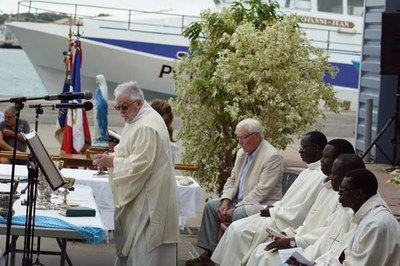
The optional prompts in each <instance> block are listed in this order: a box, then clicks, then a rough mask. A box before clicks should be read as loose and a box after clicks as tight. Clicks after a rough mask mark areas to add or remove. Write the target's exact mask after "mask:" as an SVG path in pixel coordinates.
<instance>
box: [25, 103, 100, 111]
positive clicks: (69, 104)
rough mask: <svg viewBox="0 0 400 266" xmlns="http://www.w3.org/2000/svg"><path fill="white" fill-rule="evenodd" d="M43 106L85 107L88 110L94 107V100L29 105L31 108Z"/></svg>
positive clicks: (61, 107)
mask: <svg viewBox="0 0 400 266" xmlns="http://www.w3.org/2000/svg"><path fill="white" fill-rule="evenodd" d="M43 107H51V108H52V109H53V110H54V109H79V108H83V109H85V110H86V111H89V110H92V109H93V103H92V102H84V103H58V104H34V105H29V108H43Z"/></svg>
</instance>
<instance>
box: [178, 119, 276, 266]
mask: <svg viewBox="0 0 400 266" xmlns="http://www.w3.org/2000/svg"><path fill="white" fill-rule="evenodd" d="M235 133H236V139H237V140H238V142H239V145H240V146H241V149H239V151H238V152H237V155H236V160H235V164H234V167H233V169H232V172H231V176H230V177H229V178H228V179H227V181H226V183H225V185H224V189H223V191H222V196H221V198H219V199H212V200H210V201H208V202H207V204H206V206H205V208H204V212H203V217H202V221H201V227H200V233H199V238H198V242H197V245H198V246H199V247H201V248H202V249H204V250H205V252H204V253H202V254H201V255H200V256H199V257H197V258H194V259H190V260H187V261H186V266H195V265H214V263H213V262H212V261H211V259H210V257H211V254H212V252H213V251H214V249H215V247H216V246H217V243H218V230H219V225H220V223H221V222H232V221H236V220H238V219H242V218H244V217H247V216H249V215H252V214H255V213H257V212H259V210H260V208H259V207H258V206H259V205H268V204H273V203H275V202H276V201H278V200H280V199H281V197H282V173H283V162H282V158H281V156H280V154H279V152H278V151H277V150H276V149H275V148H274V147H273V146H272V145H271V144H270V143H269V142H268V141H266V140H265V139H264V134H263V128H262V126H261V123H260V122H259V121H257V120H255V119H244V120H242V121H240V122H239V123H238V125H237V126H236V130H235Z"/></svg>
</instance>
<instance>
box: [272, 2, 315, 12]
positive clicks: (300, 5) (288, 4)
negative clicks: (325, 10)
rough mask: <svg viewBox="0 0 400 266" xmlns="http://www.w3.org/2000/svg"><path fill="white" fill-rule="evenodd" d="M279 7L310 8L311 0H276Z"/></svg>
mask: <svg viewBox="0 0 400 266" xmlns="http://www.w3.org/2000/svg"><path fill="white" fill-rule="evenodd" d="M278 3H279V6H280V7H285V8H290V9H295V10H310V9H311V0H278Z"/></svg>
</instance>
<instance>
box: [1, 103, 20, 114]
mask: <svg viewBox="0 0 400 266" xmlns="http://www.w3.org/2000/svg"><path fill="white" fill-rule="evenodd" d="M4 112H10V113H12V114H14V115H15V114H17V109H16V108H15V105H8V106H7V107H6V109H5V110H4Z"/></svg>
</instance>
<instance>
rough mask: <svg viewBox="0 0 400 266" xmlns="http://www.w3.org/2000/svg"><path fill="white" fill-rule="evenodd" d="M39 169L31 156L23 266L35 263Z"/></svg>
mask: <svg viewBox="0 0 400 266" xmlns="http://www.w3.org/2000/svg"><path fill="white" fill-rule="evenodd" d="M38 174H39V168H38V166H37V163H36V161H35V159H34V158H33V157H32V156H30V157H29V163H28V194H27V205H26V221H25V235H24V253H23V258H22V265H23V266H31V265H32V263H33V258H32V257H33V242H34V233H35V213H36V204H35V203H36V195H37V183H38Z"/></svg>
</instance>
